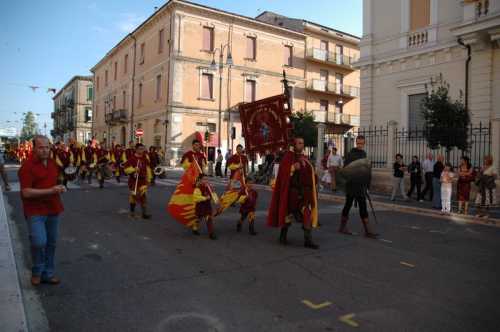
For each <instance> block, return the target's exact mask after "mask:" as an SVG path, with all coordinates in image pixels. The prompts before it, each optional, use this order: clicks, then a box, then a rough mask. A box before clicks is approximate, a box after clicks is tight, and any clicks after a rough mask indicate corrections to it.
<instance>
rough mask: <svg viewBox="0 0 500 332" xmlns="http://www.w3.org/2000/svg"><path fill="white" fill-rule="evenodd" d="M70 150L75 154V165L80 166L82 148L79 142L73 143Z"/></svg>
mask: <svg viewBox="0 0 500 332" xmlns="http://www.w3.org/2000/svg"><path fill="white" fill-rule="evenodd" d="M69 150H70V151H71V153H72V154H73V166H76V167H78V166H80V164H81V161H82V149H81V147H79V146H78V145H77V144H71V145H70V146H69Z"/></svg>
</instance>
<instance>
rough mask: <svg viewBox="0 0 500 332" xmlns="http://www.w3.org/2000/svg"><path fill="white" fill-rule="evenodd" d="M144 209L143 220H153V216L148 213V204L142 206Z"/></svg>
mask: <svg viewBox="0 0 500 332" xmlns="http://www.w3.org/2000/svg"><path fill="white" fill-rule="evenodd" d="M141 209H142V219H151V215H150V214H149V213H148V209H147V206H146V204H144V205H141Z"/></svg>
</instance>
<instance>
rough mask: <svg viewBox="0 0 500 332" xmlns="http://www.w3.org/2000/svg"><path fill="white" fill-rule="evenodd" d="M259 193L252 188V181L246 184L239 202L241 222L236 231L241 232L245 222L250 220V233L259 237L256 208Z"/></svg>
mask: <svg viewBox="0 0 500 332" xmlns="http://www.w3.org/2000/svg"><path fill="white" fill-rule="evenodd" d="M257 197H258V195H257V191H255V189H254V188H253V186H252V183H251V182H250V181H247V182H246V186H245V187H244V188H242V189H241V192H240V198H239V199H238V202H239V203H240V204H241V206H240V220H239V222H238V225H237V226H236V231H237V232H241V228H242V226H243V222H244V221H245V220H246V219H248V232H249V233H250V235H257V233H256V232H255V207H256V205H257Z"/></svg>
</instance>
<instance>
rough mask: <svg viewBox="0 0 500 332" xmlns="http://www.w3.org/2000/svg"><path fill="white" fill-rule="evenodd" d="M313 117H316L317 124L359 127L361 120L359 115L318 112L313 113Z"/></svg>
mask: <svg viewBox="0 0 500 332" xmlns="http://www.w3.org/2000/svg"><path fill="white" fill-rule="evenodd" d="M313 116H314V121H316V122H323V123H330V124H338V125H349V126H353V127H359V120H360V119H359V115H352V114H345V113H339V112H333V111H331V112H327V111H322V110H316V111H313Z"/></svg>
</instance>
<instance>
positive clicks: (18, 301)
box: [0, 193, 29, 332]
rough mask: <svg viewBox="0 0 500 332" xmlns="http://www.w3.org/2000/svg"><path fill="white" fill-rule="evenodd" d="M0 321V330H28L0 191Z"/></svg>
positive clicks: (17, 331) (3, 201)
mask: <svg viewBox="0 0 500 332" xmlns="http://www.w3.org/2000/svg"><path fill="white" fill-rule="evenodd" d="M0 248H1V249H2V250H1V251H0V267H1V268H0V281H1V284H2V287H1V288H0V322H2V331H4V332H9V331H12V332H14V331H16V332H19V331H26V332H27V331H29V328H28V324H27V319H26V312H25V309H24V303H23V297H22V292H21V285H20V281H19V277H18V271H17V265H16V260H15V257H14V250H13V243H12V236H11V233H10V229H9V224H8V221H7V212H6V210H5V198H4V195H3V193H0Z"/></svg>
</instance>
